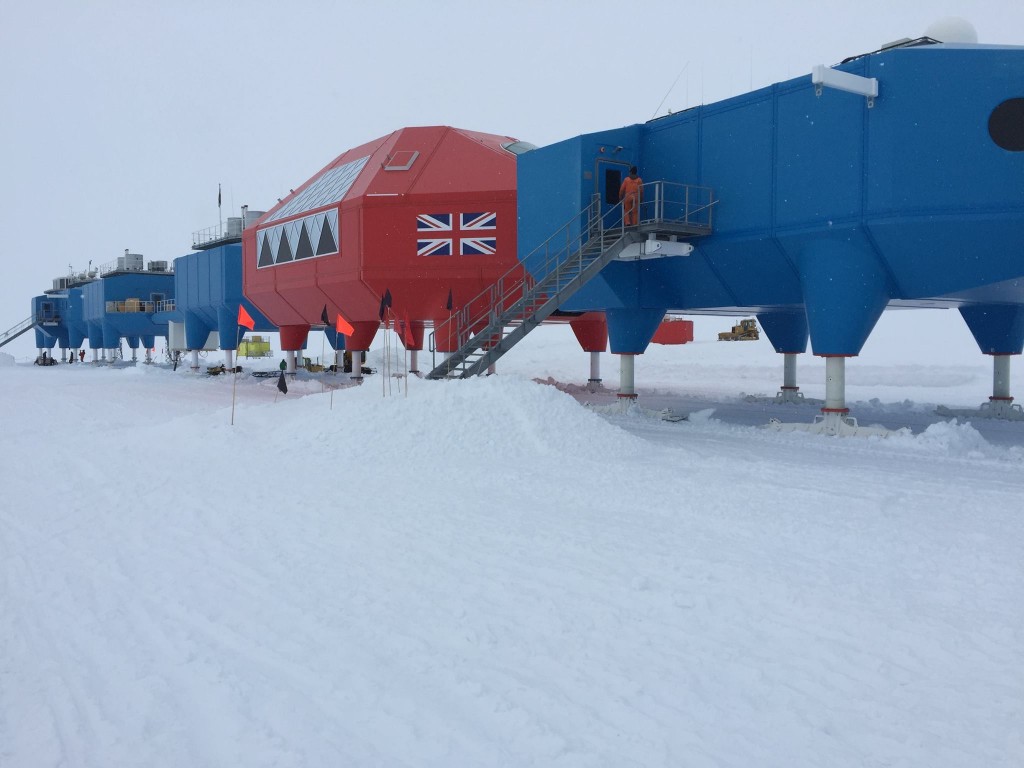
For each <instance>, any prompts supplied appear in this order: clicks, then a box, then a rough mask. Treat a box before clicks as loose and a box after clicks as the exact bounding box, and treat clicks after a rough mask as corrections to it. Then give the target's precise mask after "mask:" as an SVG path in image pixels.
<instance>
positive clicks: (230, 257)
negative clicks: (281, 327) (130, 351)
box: [159, 208, 277, 368]
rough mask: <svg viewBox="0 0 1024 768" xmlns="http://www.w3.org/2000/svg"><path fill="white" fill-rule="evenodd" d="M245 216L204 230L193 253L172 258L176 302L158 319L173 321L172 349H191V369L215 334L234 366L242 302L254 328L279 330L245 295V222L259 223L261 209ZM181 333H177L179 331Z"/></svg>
mask: <svg viewBox="0 0 1024 768" xmlns="http://www.w3.org/2000/svg"><path fill="white" fill-rule="evenodd" d="M242 212H243V216H242V217H231V218H229V219H228V223H227V228H226V229H225V230H222V229H221V228H220V227H215V228H212V229H211V230H204V231H200V232H197V233H195V234H194V235H193V242H192V247H193V248H195V249H197V251H196V252H195V253H190V254H187V255H185V256H180V257H179V258H177V259H175V260H174V290H175V304H174V305H173V306H171V307H168V310H167V311H166V312H164V313H162V314H161V315H160V316H159V317H160V319H162V320H164V321H166V322H169V323H170V324H171V329H172V336H174V337H175V339H174V341H173V343H172V345H171V346H172V348H173V349H187V350H190V351H191V352H192V367H193V368H198V367H199V351H200V350H202V349H207V348H208V347H209V341H210V339H211V338H212V337H211V334H213V333H216V334H217V342H216V346H219V347H220V348H221V349H222V350H224V352H225V364H226V365H227V367H229V368H231V367H233V360H232V358H233V353H234V351H235V350H237V349H238V344H239V342H240V341H241V339H242V338H243V336H244V333H245V331H247V330H248V329H246V328H242V327H240V326H239V324H238V308H239V306H242V307H244V308H245V310H246V311H247V312H248V313H249V316H250V317H251V318H252V319H253V321H254V328H253V330H255V331H261V332H270V331H276V330H277V328H276V326H274V325H273V324H272V323H271V322H270V321H269V320H268V319H267V318H266V316H264V315H263V313H262V312H260V311H259V310H258V309H256V307H255V305H254V304H252V302H250V301H249V300H248V299H246V298H245V296H243V295H242V231H243V229H244V223H245V221H246V220H249V221H251V222H255V221H256V220H257V219H258V218H259V217H260V216H262V215H263V212H262V211H249V210H247V209H246V208H243V211H242ZM179 330H180V331H181V335H180V337H179V334H178V331H179Z"/></svg>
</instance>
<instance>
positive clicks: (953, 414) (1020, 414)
mask: <svg viewBox="0 0 1024 768" xmlns="http://www.w3.org/2000/svg"><path fill="white" fill-rule="evenodd" d="M1010 357H1011V355H992V397H990V398H989V399H988V402H987V403H982V404H981V406H980V407H978V408H947V407H946V406H944V405H940V406H939V407H938V408H936V409H935V412H936V413H937V414H939V415H940V416H945V417H947V418H962V419H972V418H974V419H1002V420H1005V421H1024V408H1021V406H1020V403H1015V402H1013V397H1012V396H1011V395H1010Z"/></svg>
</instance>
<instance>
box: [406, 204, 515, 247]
mask: <svg viewBox="0 0 1024 768" xmlns="http://www.w3.org/2000/svg"><path fill="white" fill-rule="evenodd" d="M497 228H498V214H497V213H496V212H495V211H487V212H482V213H421V214H420V215H419V216H417V217H416V234H417V240H416V249H417V250H416V253H417V255H419V256H452V255H454V254H455V253H456V252H457V253H458V255H459V256H491V255H493V254H494V253H495V252H496V251H497V249H498V238H497V232H496V231H497Z"/></svg>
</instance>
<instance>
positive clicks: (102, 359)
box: [100, 347, 113, 363]
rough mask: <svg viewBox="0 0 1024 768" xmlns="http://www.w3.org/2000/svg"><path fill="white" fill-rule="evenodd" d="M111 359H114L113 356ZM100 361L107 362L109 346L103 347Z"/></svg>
mask: <svg viewBox="0 0 1024 768" xmlns="http://www.w3.org/2000/svg"><path fill="white" fill-rule="evenodd" d="M111 359H113V358H111ZM100 362H101V363H105V362H107V348H106V347H103V349H101V350H100Z"/></svg>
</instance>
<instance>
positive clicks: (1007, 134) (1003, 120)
mask: <svg viewBox="0 0 1024 768" xmlns="http://www.w3.org/2000/svg"><path fill="white" fill-rule="evenodd" d="M988 133H989V135H990V136H991V137H992V141H994V142H995V143H996V144H998V145H999V146H1000V147H1002V148H1003V149H1006V150H1009V151H1010V152H1024V99H1007V100H1006V101H1004V102H1003V103H1002V104H1000V105H999V106H998V107H996V108H995V109H993V110H992V114H991V115H990V116H989V118H988Z"/></svg>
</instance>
